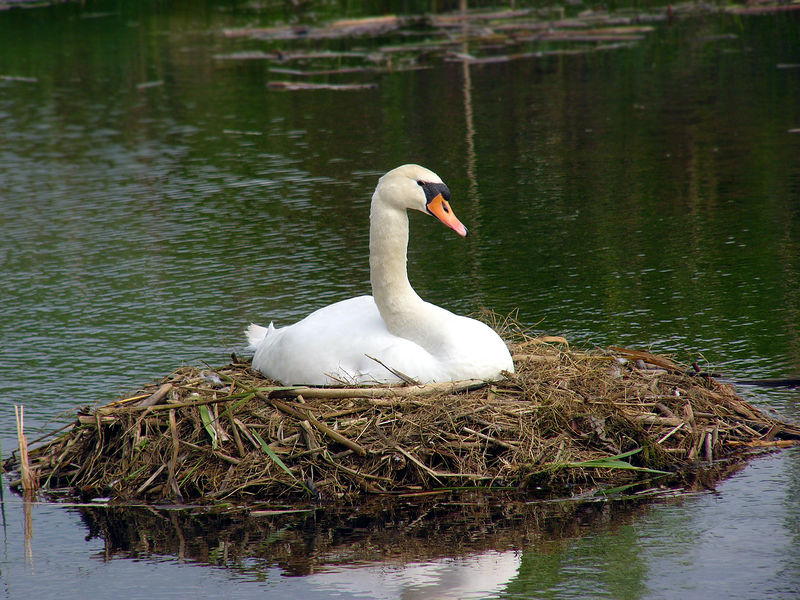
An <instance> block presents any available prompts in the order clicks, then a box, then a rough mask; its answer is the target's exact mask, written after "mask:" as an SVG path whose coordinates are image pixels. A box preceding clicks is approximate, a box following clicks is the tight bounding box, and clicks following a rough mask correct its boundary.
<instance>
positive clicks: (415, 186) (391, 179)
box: [373, 165, 468, 236]
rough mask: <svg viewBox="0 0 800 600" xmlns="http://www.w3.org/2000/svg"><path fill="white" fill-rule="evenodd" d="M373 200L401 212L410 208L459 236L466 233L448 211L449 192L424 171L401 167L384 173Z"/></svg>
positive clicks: (435, 178) (452, 213)
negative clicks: (433, 219) (438, 222)
mask: <svg viewBox="0 0 800 600" xmlns="http://www.w3.org/2000/svg"><path fill="white" fill-rule="evenodd" d="M376 200H378V201H381V202H385V203H387V204H390V205H392V206H394V207H396V208H399V209H402V210H405V209H408V208H413V209H414V210H418V211H420V212H424V213H426V214H429V215H431V216H434V217H436V218H437V219H439V221H441V222H442V223H443V224H444V225H447V227H449V228H450V229H452V230H453V231H455V232H456V233H458V234H459V235H461V236H466V235H467V233H468V232H467V228H466V227H464V225H463V224H462V223H461V221H459V220H458V218H457V217H456V215H455V213H454V212H453V209H452V208H450V188H448V187H447V185H445V183H444V182H443V181H442V179H441V178H440V177H439V176H438V175H437V174H436V173H434V172H433V171H431V170H429V169H426V168H425V167H421V166H419V165H403V166H401V167H397V168H396V169H392V170H391V171H389V172H388V173H386V174H385V175H384V176H383V177H381V178H380V180H379V181H378V187H377V188H375V195H374V196H373V201H376Z"/></svg>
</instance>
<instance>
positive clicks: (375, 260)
mask: <svg viewBox="0 0 800 600" xmlns="http://www.w3.org/2000/svg"><path fill="white" fill-rule="evenodd" d="M407 250H408V215H407V214H406V211H405V209H399V208H396V207H394V206H392V205H389V204H387V203H385V202H383V201H381V199H380V197H379V196H378V195H377V194H376V195H375V196H373V198H372V208H371V211H370V227H369V274H370V281H371V283H372V295H373V297H374V298H375V304H376V305H377V306H378V310H379V311H380V313H381V317H383V320H384V322H385V323H386V326H387V327H388V329H389V331H390V332H392V333H393V334H395V335H397V336H401V337H404V338H407V339H411V340H414V341H417V342H420V341H421V340H423V339H426V338H428V337H429V336H430V328H431V323H430V322H429V319H430V317H429V315H428V313H429V310H428V309H429V306H430V305H428V304H426V303H425V302H424V301H423V300H422V299H421V298H420V297H419V296H418V295H417V293H416V292H415V291H414V288H412V287H411V284H410V283H409V281H408V272H407V270H406V263H407V257H406V252H407Z"/></svg>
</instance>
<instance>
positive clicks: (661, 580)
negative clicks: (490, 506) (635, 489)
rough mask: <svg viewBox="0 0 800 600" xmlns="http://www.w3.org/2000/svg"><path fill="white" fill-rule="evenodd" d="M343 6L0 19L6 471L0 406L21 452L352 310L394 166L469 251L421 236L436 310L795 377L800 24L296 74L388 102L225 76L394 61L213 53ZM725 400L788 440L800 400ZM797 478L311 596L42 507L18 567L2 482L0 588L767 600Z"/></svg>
mask: <svg viewBox="0 0 800 600" xmlns="http://www.w3.org/2000/svg"><path fill="white" fill-rule="evenodd" d="M393 8H394V9H397V10H403V9H406V10H409V12H417V11H416V9H417V8H419V7H416V6H413V5H412V6H410V7H406V6H402V7H393ZM429 9H430V6H429V5H428V4H425V5H424V6H423V7H421V8H419V10H420V11H422V10H429ZM348 10H349V11H350V12H348ZM354 10H355V9H353V8H348V7H347V6H345V5H344V4H341V5H336V4H329V5H319V6H317V7H312V8H311V9H309V10H308V11H307V12H300V13H296V12H295V11H294V10H292V9H288V8H286V7H285V5H275V6H267V5H264V6H261V7H258V6H257V5H253V4H239V3H223V2H205V3H170V4H167V3H159V2H143V3H136V4H135V5H132V4H128V3H114V2H98V3H91V2H90V3H87V4H86V5H84V6H79V5H71V4H68V5H59V6H55V7H43V8H32V9H25V10H20V9H17V10H8V11H0V226H1V227H2V236H0V266H1V267H2V272H1V273H0V294H1V300H0V335H1V336H2V337H1V339H2V347H0V376H2V384H0V388H1V389H2V395H0V439H2V443H3V449H4V452H5V453H8V451H9V450H10V449H11V448H13V447H15V443H16V440H15V435H16V434H15V428H14V417H13V409H12V405H13V404H24V405H25V409H26V416H27V423H28V427H29V437H35V435H36V433H35V431H36V430H38V429H47V428H48V427H50V426H52V423H48V421H49V420H50V419H52V418H53V417H54V416H55V415H56V414H58V413H62V412H64V411H70V410H73V409H74V408H75V407H76V406H79V405H81V404H87V403H93V402H107V401H110V400H111V399H113V398H114V397H115V395H116V394H117V393H118V392H122V391H127V390H130V389H134V388H136V387H137V386H138V385H140V384H141V383H143V382H145V381H149V380H151V379H154V378H157V377H160V376H161V375H163V374H165V373H167V372H169V371H171V370H173V369H174V368H176V367H177V366H179V365H180V364H182V363H186V362H194V361H198V360H204V361H208V362H210V363H220V362H223V361H224V360H225V359H226V357H227V354H228V353H229V352H230V351H231V350H234V349H235V350H240V349H241V347H242V346H243V336H242V330H243V329H244V327H245V326H246V325H247V324H248V323H249V322H250V321H258V322H266V321H268V320H270V319H275V320H276V322H277V323H287V322H290V321H292V320H294V319H296V318H298V317H300V316H302V315H304V314H306V313H307V312H309V311H310V310H312V309H314V308H318V307H320V306H323V305H325V304H328V303H330V302H332V301H335V300H339V299H343V298H347V297H350V296H353V295H358V294H362V293H365V292H367V291H368V264H367V226H368V214H367V211H368V206H369V198H370V195H371V193H372V189H373V188H374V185H375V182H376V181H377V178H378V177H379V176H380V175H381V174H382V173H383V172H385V171H386V170H388V169H390V168H392V167H394V166H397V165H399V164H402V163H404V162H419V163H421V164H423V165H425V166H427V167H429V168H431V169H433V170H435V171H436V172H437V173H439V175H441V176H442V178H443V179H444V180H445V181H446V182H447V183H448V184H449V185H450V187H451V189H452V192H453V202H452V204H453V208H454V209H455V211H456V212H457V214H458V215H459V217H460V218H461V220H462V221H463V222H464V223H465V224H466V225H467V226H468V227H470V230H471V233H472V234H473V235H471V236H470V237H469V238H467V239H466V240H462V239H457V236H455V235H453V234H452V232H450V231H448V230H446V229H445V228H443V227H440V226H438V225H437V224H436V223H435V222H433V221H432V220H429V219H425V218H424V217H423V216H421V215H415V216H412V240H411V247H410V250H409V271H410V275H411V279H412V282H413V283H414V285H415V287H416V289H417V291H418V292H419V293H420V295H422V296H423V297H424V298H426V299H428V300H430V301H433V302H435V303H437V304H440V305H443V306H445V307H447V308H450V309H452V310H455V311H460V312H466V313H469V312H474V311H477V310H480V309H481V308H483V307H489V308H492V309H494V310H496V311H497V312H499V313H501V314H507V313H509V312H511V311H515V310H518V311H519V312H518V318H519V320H521V321H522V322H523V323H525V324H527V325H530V326H531V327H533V329H534V330H535V331H537V332H542V333H549V334H558V335H565V336H566V337H567V338H568V339H569V340H570V341H571V342H572V343H573V344H577V345H586V346H592V345H606V344H622V345H629V346H639V347H651V348H654V349H656V350H658V351H664V352H669V353H677V354H678V355H679V356H680V357H684V358H686V357H691V358H693V359H694V358H697V357H698V356H702V357H704V359H705V360H707V361H708V362H710V363H711V364H712V365H713V366H714V367H715V368H716V369H717V370H719V371H722V372H724V373H726V374H729V375H731V376H747V377H789V376H793V377H798V376H800V160H798V157H800V133H796V132H792V130H796V129H798V128H800V67H798V66H797V65H798V64H800V13H799V12H798V11H789V12H783V13H778V14H773V15H754V16H735V15H726V14H708V15H705V16H695V17H691V18H688V17H680V18H677V19H676V20H675V21H674V22H673V23H672V24H671V25H670V24H668V23H667V22H665V21H659V22H656V23H655V24H654V27H655V29H654V31H652V32H649V33H647V34H645V35H644V36H643V39H642V40H639V41H635V42H631V43H627V44H625V45H623V46H621V47H615V48H609V49H605V50H597V51H588V52H580V53H576V54H548V55H544V56H540V57H537V58H528V59H519V60H512V61H507V62H499V63H489V64H472V65H466V64H464V63H462V62H459V61H458V60H456V61H453V60H451V59H452V58H453V56H454V55H450V57H449V58H447V57H442V56H439V55H434V56H432V57H430V58H428V59H421V60H420V61H419V64H418V65H417V66H422V67H426V68H425V69H420V70H410V71H402V72H395V73H356V74H352V75H331V76H318V77H316V78H311V80H313V81H317V82H326V83H370V84H376V85H375V87H373V88H370V89H364V90H358V91H327V90H317V91H302V92H286V91H276V90H271V89H268V87H267V84H268V83H269V82H270V81H274V80H288V79H293V78H292V77H291V76H287V75H286V74H284V73H281V72H279V71H278V70H277V69H279V68H287V67H291V68H295V67H297V64H295V63H290V64H283V63H281V64H277V63H275V62H274V61H273V62H270V61H266V60H263V59H261V60H256V59H254V60H241V59H240V60H236V59H232V58H230V55H231V54H233V53H236V52H243V51H248V52H256V51H260V52H269V51H274V50H276V49H282V50H299V49H302V50H306V51H310V50H337V51H343V50H348V51H352V50H353V49H356V50H358V51H360V52H370V51H374V50H375V48H378V47H380V46H381V45H386V44H390V43H391V44H394V43H397V40H396V39H394V38H391V39H390V38H379V39H377V40H369V39H363V38H359V39H357V40H355V41H352V40H343V39H335V40H327V41H326V40H323V41H313V40H303V41H287V40H260V39H252V38H237V37H228V36H226V35H225V34H224V30H225V29H226V28H235V27H244V26H271V25H280V24H284V23H308V22H314V20H315V19H323V18H324V17H326V16H327V15H331V16H332V15H341V14H347V15H349V16H352V15H354V14H358V13H355V12H354ZM573 10H574V12H576V13H577V11H578V9H573ZM375 12H376V13H377V14H380V13H381V12H382V11H381V10H376V11H375ZM373 14H374V13H373ZM654 14H656V13H654ZM587 47H591V44H590V45H588V46H581V44H577V43H572V44H564V43H561V44H559V43H556V42H548V43H540V44H539V45H536V44H532V45H529V46H525V47H523V48H521V50H523V51H528V52H530V51H536V50H545V51H552V50H560V51H563V50H570V51H572V50H580V49H582V48H583V49H586V48H587ZM467 49H468V50H469V51H470V52H472V53H473V54H476V55H481V56H486V55H489V54H491V53H492V52H494V53H498V52H502V49H501V50H497V49H485V48H484V49H481V48H477V47H470V48H467ZM462 50H463V49H462ZM348 60H350V59H347V58H342V59H339V62H338V63H337V65H338V66H347V65H348V64H349V63H347V61H348ZM301 66H302V65H301ZM294 79H302V78H299V77H294ZM302 80H303V81H305V79H302ZM743 393H746V394H748V395H749V397H750V398H751V399H753V401H754V402H757V403H758V404H759V405H760V406H763V407H767V408H769V409H770V410H773V411H775V412H777V413H778V414H780V415H782V416H784V417H785V418H789V419H793V420H795V421H798V420H800V405H798V394H797V392H771V391H764V390H761V391H748V390H743ZM67 418H68V417H67ZM59 422H60V421H59ZM798 456H799V455H798V454H797V452H795V451H787V452H784V453H781V454H778V455H775V456H771V457H768V458H765V459H760V460H757V461H756V462H755V463H753V464H752V465H750V466H749V467H748V468H747V469H745V470H744V471H743V472H742V473H740V474H738V475H737V476H735V477H734V478H733V479H731V480H729V481H727V482H725V483H723V484H722V485H721V486H720V487H719V492H718V493H717V494H715V495H704V496H699V497H689V498H686V499H684V500H683V501H682V502H680V503H679V504H664V505H655V506H653V507H651V508H650V509H649V510H648V511H646V512H644V513H643V514H639V515H637V516H635V517H631V518H629V519H627V520H625V521H624V522H623V523H621V524H620V523H617V524H615V522H616V519H611V520H610V521H611V522H609V523H607V524H604V523H602V522H601V523H599V524H594V525H592V526H591V527H588V528H586V529H584V530H581V531H580V532H578V533H575V534H574V535H573V536H571V537H567V538H566V539H562V538H559V540H558V541H550V542H547V541H544V542H542V543H536V544H533V543H532V544H529V545H519V546H518V547H514V548H512V549H511V550H510V552H511V554H507V553H506V554H501V555H499V558H498V556H495V555H493V554H491V553H489V554H482V555H478V556H472V557H468V558H463V557H462V558H458V557H456V558H453V559H452V561H450V562H449V563H448V562H447V561H445V562H446V565H444V566H443V564H441V563H439V562H436V561H434V560H429V559H423V558H422V557H420V560H419V561H418V564H417V565H416V566H414V565H411V566H408V565H407V566H405V567H403V566H402V565H396V564H395V565H391V566H387V565H380V564H379V565H377V566H375V565H373V566H362V567H361V568H356V567H351V568H349V569H341V568H339V569H338V570H335V571H337V572H335V573H329V574H328V575H325V574H317V575H315V576H313V577H303V578H297V579H286V578H283V577H281V575H280V573H281V572H280V569H278V568H277V567H276V568H273V569H272V570H267V571H263V570H262V571H260V572H259V574H258V575H254V574H251V575H247V573H248V571H247V570H244V571H236V574H234V572H233V571H229V570H227V569H222V570H219V569H209V568H207V567H204V566H190V564H187V563H185V562H182V561H181V560H179V559H177V558H175V557H173V556H171V555H168V556H166V557H162V558H159V559H158V560H155V559H153V560H150V559H148V558H145V560H139V561H130V560H126V559H123V558H120V559H118V560H111V561H110V562H103V561H101V560H99V559H98V557H97V554H96V553H98V552H100V550H101V549H102V543H101V542H100V541H99V540H98V539H97V538H95V539H93V540H91V541H85V540H84V536H85V531H84V528H83V526H82V525H81V524H80V523H79V522H78V519H77V516H76V515H74V514H73V513H70V512H67V511H65V510H64V509H61V508H58V507H53V506H37V507H35V508H34V532H35V534H34V539H33V554H34V561H33V564H32V565H31V564H28V563H26V562H25V560H24V553H23V544H22V538H21V527H22V519H21V516H20V515H21V509H20V505H19V501H18V500H17V499H16V498H14V497H10V496H9V494H8V492H7V490H6V495H5V499H6V506H5V513H6V517H7V519H8V529H7V530H6V536H5V538H4V539H5V545H4V548H3V551H2V562H1V563H0V564H1V565H2V566H1V567H0V574H1V575H2V578H3V582H4V586H5V587H4V588H3V589H4V593H5V595H6V596H7V597H19V596H21V595H22V594H25V595H26V596H30V597H48V594H55V592H56V591H59V592H60V593H61V595H62V597H64V596H63V594H64V593H65V592H64V590H65V589H67V590H69V592H68V593H67V597H70V594H74V596H75V597H78V596H80V597H83V595H85V594H89V595H92V594H95V595H96V594H97V593H100V592H108V593H111V591H113V590H120V593H123V592H122V591H121V590H129V589H130V586H132V585H134V583H136V582H138V581H140V580H142V578H145V577H146V578H150V579H151V580H152V581H154V582H157V583H156V584H158V583H161V584H162V585H165V584H167V583H168V584H169V589H170V591H169V592H165V594H164V595H165V596H170V597H186V594H187V593H189V592H191V593H194V594H195V595H198V594H199V595H201V596H204V595H205V596H211V595H219V594H225V595H227V596H230V597H256V596H258V597H264V596H266V597H276V598H277V597H287V596H289V595H301V596H303V597H331V596H335V597H352V596H358V597H376V598H377V597H386V598H394V597H401V596H402V595H403V593H404V592H403V590H405V593H406V595H407V596H408V597H412V596H413V597H415V598H416V597H441V595H440V594H441V593H442V592H440V591H437V592H432V591H431V590H432V589H433V588H430V587H426V585H428V584H430V583H431V581H433V580H434V579H435V578H436V577H439V578H440V579H441V580H446V573H445V571H447V569H446V568H445V567H446V566H447V567H448V568H449V567H453V569H454V570H455V572H456V573H461V575H462V576H463V573H464V572H467V571H470V570H476V569H477V567H476V566H475V565H476V564H477V563H475V562H472V563H471V562H470V561H478V562H480V561H483V562H481V564H482V565H483V566H484V567H485V568H487V569H488V570H489V571H492V570H497V571H499V572H506V571H505V570H504V569H503V568H500V567H491V565H492V564H494V563H492V561H493V560H495V559H497V560H498V561H499V563H502V564H503V565H505V566H506V567H507V568H508V569H509V573H510V575H509V577H508V578H507V579H508V581H507V582H506V583H504V584H502V585H501V586H500V587H494V588H491V589H490V586H488V584H487V586H486V587H485V588H481V587H480V585H477V587H476V588H475V589H479V590H480V589H484V593H483V596H489V597H495V596H498V595H499V596H501V597H515V598H516V597H520V598H525V597H581V598H593V597H609V598H642V597H648V598H660V597H675V596H678V597H700V596H704V597H709V596H711V597H729V598H733V597H740V598H748V597H773V598H784V597H788V596H789V595H790V594H791V593H793V591H794V590H796V589H797V588H798V587H800V555H799V554H798V552H797V548H798V547H800V546H798V544H797V541H798V539H800V524H799V522H798V515H799V514H800V507H799V506H798V504H797V498H798V493H797V492H798V490H797V481H798V471H799V470H800V461H799V460H798ZM498 550H499V549H498ZM504 550H506V551H508V549H507V548H506V549H504ZM443 560H444V559H443ZM459 561H461V562H459ZM499 563H498V564H499ZM486 564H489V565H490V566H489V567H486ZM623 564H624V565H630V568H622V567H621V565H623ZM453 565H455V566H453ZM470 565H471V566H470ZM412 567H414V568H412ZM417 567H419V569H422V570H419V569H418V570H414V569H415V568H417ZM482 568H483V567H482ZM459 569H460V570H459ZM256 571H257V570H256ZM339 571H341V573H339ZM447 572H448V573H449V571H447ZM242 573H244V574H242ZM265 573H266V574H265ZM337 573H338V574H337ZM387 573H388V574H387ZM437 574H438V575H437ZM451 576H452V577H457V576H458V575H452V574H450V575H447V577H451ZM462 578H463V577H462ZM65 582H66V583H67V585H64V584H65ZM175 582H178V583H179V584H175ZM154 585H155V584H154ZM431 585H432V584H431ZM348 586H349V587H348ZM369 586H372V587H369ZM370 590H371V591H370ZM503 590H505V591H503ZM415 594H416V595H415ZM126 596H127V597H133V596H131V595H130V594H129V593H126ZM465 597H471V596H469V595H466V596H465ZM474 597H482V596H481V593H477V595H475V596H474Z"/></svg>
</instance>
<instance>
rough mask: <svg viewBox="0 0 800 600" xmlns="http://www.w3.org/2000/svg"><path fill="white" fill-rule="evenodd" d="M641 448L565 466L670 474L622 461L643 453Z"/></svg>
mask: <svg viewBox="0 0 800 600" xmlns="http://www.w3.org/2000/svg"><path fill="white" fill-rule="evenodd" d="M641 451H642V449H641V448H636V449H635V450H630V451H628V452H623V453H622V454H617V455H616V456H608V457H606V458H593V459H591V460H584V461H581V462H570V463H566V465H565V466H567V467H571V468H578V469H591V468H595V469H628V470H630V471H640V472H642V473H655V474H657V475H665V474H668V471H659V470H658V469H648V468H647V467H637V466H634V465H632V464H631V463H629V462H625V461H624V460H620V459H622V458H628V457H629V456H633V455H634V454H636V453H638V452H641Z"/></svg>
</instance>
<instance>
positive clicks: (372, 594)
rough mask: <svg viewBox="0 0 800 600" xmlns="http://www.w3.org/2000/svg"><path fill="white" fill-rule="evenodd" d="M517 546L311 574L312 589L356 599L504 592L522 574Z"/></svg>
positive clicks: (461, 598) (444, 598)
mask: <svg viewBox="0 0 800 600" xmlns="http://www.w3.org/2000/svg"><path fill="white" fill-rule="evenodd" d="M519 562H520V554H519V553H518V552H517V551H515V550H507V551H505V552H486V553H484V554H480V555H477V556H465V557H458V558H445V559H438V560H432V561H427V562H425V563H413V562H410V563H406V564H404V565H402V566H386V565H380V566H369V567H358V568H346V569H342V570H340V571H334V572H328V573H322V574H319V575H311V576H309V577H308V583H309V585H310V586H311V587H313V588H318V589H322V590H328V591H331V592H333V593H337V594H342V595H347V596H351V597H355V598H371V599H374V600H388V599H390V598H398V597H400V598H404V599H408V600H423V599H426V600H427V599H433V598H438V599H440V600H450V599H458V600H472V599H475V598H487V597H492V596H495V595H497V594H498V593H499V592H502V591H503V590H504V589H505V587H506V586H507V585H508V582H509V581H511V580H512V579H513V578H514V577H516V575H517V571H518V569H519Z"/></svg>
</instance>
